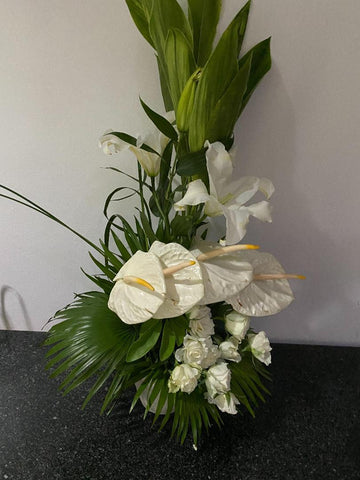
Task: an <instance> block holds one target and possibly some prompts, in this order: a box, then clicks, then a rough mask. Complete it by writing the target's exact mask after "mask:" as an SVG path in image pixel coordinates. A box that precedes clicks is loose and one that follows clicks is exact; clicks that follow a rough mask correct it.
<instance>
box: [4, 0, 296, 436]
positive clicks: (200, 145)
mask: <svg viewBox="0 0 360 480" xmlns="http://www.w3.org/2000/svg"><path fill="white" fill-rule="evenodd" d="M126 3H127V5H128V8H129V11H130V14H131V16H132V18H133V20H134V22H135V24H136V26H137V27H138V29H139V31H140V33H141V34H142V35H143V36H144V38H145V39H146V40H147V41H148V42H149V43H150V45H151V46H152V47H153V49H154V51H155V53H156V58H157V61H158V68H159V75H160V81H161V88H162V94H163V99H164V105H165V110H166V113H164V114H162V115H160V114H159V113H157V112H155V111H154V110H153V109H151V108H150V107H149V106H148V105H147V104H145V102H143V101H142V100H141V104H142V106H143V108H144V111H145V114H146V115H147V116H148V117H149V118H150V120H151V121H152V123H153V124H154V127H153V131H151V132H149V133H147V134H145V135H144V136H138V137H134V136H131V135H129V134H127V133H124V132H120V131H107V132H106V133H105V134H104V135H103V136H102V137H101V138H100V146H101V147H102V148H103V150H104V152H105V153H106V154H108V155H115V154H120V155H121V153H122V152H124V151H130V152H132V153H133V154H134V156H135V157H136V159H137V163H138V177H137V178H136V177H134V176H131V175H129V174H128V173H126V172H124V171H122V170H121V169H120V168H114V167H111V168H112V169H113V170H116V171H117V172H119V173H121V174H123V175H126V176H127V177H128V178H130V180H131V181H132V182H134V186H133V187H124V186H120V187H118V188H116V189H115V190H114V191H113V192H111V194H110V195H109V196H108V197H107V199H106V202H105V207H104V213H105V216H106V218H107V224H106V228H105V232H104V237H103V240H100V243H99V245H96V244H94V243H93V242H91V241H90V240H88V239H86V238H85V237H84V236H82V235H81V234H80V233H78V232H76V231H75V230H74V229H72V228H70V227H68V226H67V225H65V224H64V223H63V222H62V221H61V220H59V219H58V218H56V217H55V216H54V215H52V214H51V213H49V212H47V211H46V210H44V209H43V208H42V207H40V206H39V205H37V204H35V203H33V202H32V201H31V200H29V199H27V198H26V197H24V196H23V195H21V194H19V193H17V192H15V191H14V190H12V189H10V188H8V187H5V186H1V188H2V189H3V191H4V190H5V193H2V194H1V196H2V197H5V198H10V199H12V200H14V201H16V202H18V203H21V204H23V205H26V206H28V207H30V208H32V209H34V210H36V211H38V212H40V213H42V214H43V215H46V216H48V217H49V218H51V219H52V220H54V221H56V222H58V223H60V224H61V225H63V226H64V227H66V228H68V229H69V230H71V231H72V232H73V233H75V234H76V235H78V236H80V237H81V238H82V239H83V240H84V241H85V242H87V243H88V244H89V245H90V246H91V248H92V249H93V250H94V252H93V253H90V256H91V258H92V260H93V261H94V263H95V265H96V267H97V268H98V269H99V272H100V273H97V274H94V275H91V274H88V273H85V272H84V273H85V275H86V276H87V277H88V278H89V279H90V280H91V281H92V282H93V283H94V284H95V285H96V287H97V289H96V290H94V291H89V292H86V293H82V294H78V295H76V298H75V300H74V301H73V303H71V304H70V305H68V306H66V307H65V308H63V309H62V310H60V311H58V312H57V313H56V314H55V315H54V317H53V319H52V320H56V321H57V323H56V324H54V325H53V326H52V327H51V329H50V331H49V334H48V338H47V340H46V342H45V343H46V345H49V346H51V348H50V349H49V350H48V353H47V356H48V364H47V367H48V368H49V369H52V373H51V376H52V377H57V376H58V375H64V376H63V380H62V383H61V386H60V388H61V389H62V390H63V392H64V393H65V394H66V393H69V392H70V391H71V390H73V389H74V388H76V387H78V386H79V385H81V384H82V383H84V382H85V381H88V380H89V379H91V378H92V379H93V385H92V386H91V388H90V391H89V393H88V395H87V398H86V399H85V401H84V406H85V405H86V404H87V403H88V401H89V400H90V399H91V398H92V397H93V396H94V395H95V394H96V393H98V392H99V391H100V390H102V389H104V387H107V390H106V394H105V398H104V403H103V407H102V412H105V411H108V412H109V411H111V409H112V408H113V407H114V405H115V404H116V400H117V399H118V398H119V396H120V395H121V393H122V392H124V391H125V390H127V389H129V388H133V387H134V386H136V390H134V398H133V402H132V405H131V410H132V409H133V408H134V406H135V404H136V403H137V402H138V401H139V400H141V402H142V403H143V405H144V407H145V416H146V415H147V414H148V413H149V412H152V413H153V420H154V422H155V421H157V420H158V419H159V423H160V429H162V428H163V427H164V426H165V425H166V424H167V422H169V421H170V420H171V422H172V434H173V435H174V434H176V436H177V437H178V438H179V439H180V440H181V442H183V441H184V440H185V438H186V436H187V434H188V432H189V430H190V431H191V433H192V436H193V441H194V444H195V445H196V444H197V442H198V439H199V437H200V435H201V432H202V431H203V430H204V429H205V430H208V428H209V427H210V426H211V424H212V423H215V424H217V425H221V423H222V419H221V414H220V412H225V413H227V414H231V415H234V414H236V413H237V412H238V410H239V409H241V408H245V409H247V410H248V411H249V412H250V414H251V415H254V408H255V407H256V406H257V404H258V402H259V400H261V401H264V394H266V393H268V390H267V388H266V386H265V385H264V380H266V379H269V378H270V375H269V373H268V371H267V369H266V367H267V366H268V365H269V364H270V362H271V353H270V351H271V347H270V344H269V340H268V338H267V336H266V334H265V332H263V331H261V332H259V333H256V332H255V331H254V330H253V329H252V328H251V324H250V317H259V316H260V317H263V316H267V315H273V314H276V313H277V312H279V311H280V310H282V309H284V308H285V307H287V306H288V305H289V304H290V302H291V301H292V300H293V294H292V291H291V288H290V286H289V283H288V279H289V278H301V276H299V275H289V274H286V273H285V272H284V270H283V268H282V266H281V265H280V264H279V262H278V261H277V260H276V259H275V258H274V257H273V256H272V255H271V254H269V253H263V252H260V251H259V250H258V248H259V247H257V246H256V245H252V244H243V243H239V242H241V241H242V239H243V238H244V236H245V233H246V226H247V224H248V222H249V219H250V217H251V216H252V217H255V218H257V219H259V220H261V221H264V222H271V207H270V204H269V202H268V199H269V198H270V197H271V195H272V193H273V191H274V187H273V184H272V182H271V181H270V180H268V179H266V178H257V177H240V178H238V179H236V178H235V177H234V176H233V162H234V161H235V157H234V154H233V152H232V148H231V147H232V145H233V142H234V138H233V130H234V126H235V124H236V121H237V119H238V117H239V116H240V114H241V113H242V111H243V110H244V108H245V106H246V104H247V103H248V101H249V99H250V97H251V95H252V94H253V92H254V90H255V88H256V86H257V84H258V83H259V81H260V80H261V79H262V78H263V76H264V75H265V74H266V73H267V71H268V70H269V69H270V66H271V58H270V39H267V40H264V41H262V42H260V43H259V44H257V45H255V46H254V47H253V48H252V49H251V50H250V51H248V52H247V53H246V54H245V55H243V56H240V57H239V55H240V51H241V47H242V42H243V38H244V34H245V30H246V25H247V19H248V14H249V9H250V2H248V3H247V4H246V5H245V6H244V7H243V8H242V9H241V10H240V12H239V13H238V14H237V15H236V17H235V18H234V19H233V21H232V22H231V24H230V25H229V26H228V27H227V29H226V30H225V31H224V32H223V34H222V35H221V37H220V39H219V41H218V43H217V45H216V46H215V47H214V48H213V41H214V37H215V33H216V29H217V23H218V20H219V15H220V10H221V1H220V0H212V1H211V2H209V1H208V0H188V2H187V3H188V5H187V7H188V8H187V12H185V11H184V10H183V9H182V8H181V7H180V5H179V4H178V3H177V1H176V0H126ZM119 158H120V156H119ZM134 160H135V158H134ZM125 189H130V193H131V194H132V195H137V196H138V198H139V208H138V209H137V211H136V215H135V216H134V219H133V221H132V220H129V219H126V218H125V217H124V216H123V215H122V214H121V213H119V211H118V210H116V213H113V214H110V213H109V211H110V206H111V205H114V201H118V200H119V198H118V195H119V194H120V195H121V192H123V191H124V190H125ZM258 192H260V194H262V195H264V197H265V200H261V201H259V202H256V203H250V204H249V201H250V200H251V199H252V198H253V197H254V195H255V194H257V193H258ZM124 198H127V196H126V197H124ZM120 200H121V198H120ZM118 204H119V203H118V202H117V203H116V205H118ZM219 216H223V217H224V218H225V225H224V226H225V228H224V231H223V232H219V227H217V228H216V229H214V228H213V227H214V225H213V223H212V218H213V217H219ZM209 238H211V239H212V241H210V240H209ZM94 253H95V255H97V256H95V255H94Z"/></svg>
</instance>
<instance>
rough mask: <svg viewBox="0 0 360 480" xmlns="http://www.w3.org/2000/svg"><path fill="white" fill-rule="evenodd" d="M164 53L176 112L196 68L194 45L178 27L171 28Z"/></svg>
mask: <svg viewBox="0 0 360 480" xmlns="http://www.w3.org/2000/svg"><path fill="white" fill-rule="evenodd" d="M164 55H165V62H166V67H167V75H168V82H169V83H168V85H169V90H170V95H171V98H172V103H173V105H174V110H175V112H176V111H177V107H178V102H179V99H180V96H181V93H182V91H183V89H184V87H185V85H186V82H187V81H188V79H189V77H190V75H191V74H192V73H193V72H194V70H195V68H196V64H195V60H194V56H193V52H192V46H191V45H190V43H189V41H188V40H187V38H186V37H185V35H184V34H183V32H181V31H180V30H178V29H171V30H169V32H168V35H167V38H166V42H165V49H164ZM176 138H177V137H176Z"/></svg>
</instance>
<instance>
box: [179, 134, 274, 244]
mask: <svg viewBox="0 0 360 480" xmlns="http://www.w3.org/2000/svg"><path fill="white" fill-rule="evenodd" d="M205 146H206V147H208V148H207V151H206V161H207V170H208V175H209V186H210V192H208V190H207V188H206V186H205V184H204V183H203V181H202V180H199V179H198V180H194V181H193V182H190V183H189V185H188V189H187V192H186V194H185V195H184V197H183V198H182V199H181V200H180V201H179V202H177V203H176V204H175V205H174V207H175V210H185V208H186V206H188V205H199V204H200V203H204V204H205V214H206V215H208V216H209V217H215V216H218V215H224V216H225V219H226V244H228V245H233V244H235V243H238V242H239V241H240V240H241V239H242V238H243V237H244V235H245V233H246V225H247V223H248V222H249V217H250V216H251V215H252V216H253V217H256V218H258V219H259V220H262V221H265V222H271V221H272V219H271V208H270V205H269V203H268V202H267V201H261V202H258V203H254V204H252V205H245V203H246V202H248V201H249V200H250V199H251V198H252V197H253V196H254V195H255V194H256V193H257V192H258V191H260V192H262V193H263V194H264V195H265V197H266V198H267V199H269V198H270V197H271V195H272V194H273V192H274V186H273V184H272V182H271V181H270V180H268V179H267V178H258V177H241V178H240V179H238V180H233V164H232V159H231V156H230V154H229V153H228V152H227V151H226V149H225V147H224V145H223V144H222V143H220V142H215V143H212V144H210V143H209V142H206V143H205Z"/></svg>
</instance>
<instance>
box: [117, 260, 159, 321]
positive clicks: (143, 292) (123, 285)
mask: <svg viewBox="0 0 360 480" xmlns="http://www.w3.org/2000/svg"><path fill="white" fill-rule="evenodd" d="M114 280H115V285H114V287H113V289H112V290H111V292H110V296H109V302H108V307H109V308H110V310H112V311H113V312H115V313H116V314H117V315H118V316H119V317H120V318H121V320H122V321H123V322H124V323H128V324H134V323H143V322H146V321H147V320H149V319H150V318H151V317H152V316H153V315H154V314H155V313H156V312H157V310H158V309H159V307H160V306H161V305H162V303H163V302H164V298H165V293H166V286H165V278H164V275H163V269H162V265H161V263H160V260H159V259H158V257H157V256H156V255H154V254H153V253H149V252H147V253H145V252H141V251H138V252H136V253H135V255H133V256H132V257H131V258H130V260H128V261H127V262H126V263H125V265H123V267H122V268H121V269H120V270H119V272H118V273H117V275H116V277H115V278H114ZM149 286H151V288H152V289H150V288H149Z"/></svg>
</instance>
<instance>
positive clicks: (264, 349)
mask: <svg viewBox="0 0 360 480" xmlns="http://www.w3.org/2000/svg"><path fill="white" fill-rule="evenodd" d="M248 339H249V345H250V348H251V352H252V354H253V355H254V357H256V358H257V359H258V360H260V362H262V363H265V365H270V363H271V353H270V352H271V350H272V348H271V347H270V342H269V339H268V338H267V336H266V334H265V332H259V333H257V334H251V335H249V336H248Z"/></svg>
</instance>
